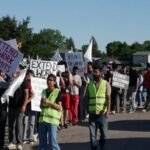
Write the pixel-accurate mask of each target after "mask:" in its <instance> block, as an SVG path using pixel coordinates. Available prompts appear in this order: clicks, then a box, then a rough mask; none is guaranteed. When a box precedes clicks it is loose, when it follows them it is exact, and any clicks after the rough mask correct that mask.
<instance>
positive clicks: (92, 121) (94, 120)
mask: <svg viewBox="0 0 150 150" xmlns="http://www.w3.org/2000/svg"><path fill="white" fill-rule="evenodd" d="M97 129H99V132H100V140H99V145H100V147H104V145H105V142H106V136H107V132H108V122H107V119H106V118H105V116H104V114H102V113H101V114H99V115H96V114H90V115H89V130H90V144H91V149H92V150H96V149H97V147H98V144H97V139H96V136H97Z"/></svg>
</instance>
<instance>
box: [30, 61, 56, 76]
mask: <svg viewBox="0 0 150 150" xmlns="http://www.w3.org/2000/svg"><path fill="white" fill-rule="evenodd" d="M30 69H31V70H33V71H34V75H35V76H36V77H39V78H43V79H46V78H47V76H48V75H49V74H50V73H52V74H54V75H56V72H57V62H55V61H44V60H34V59H31V61H30Z"/></svg>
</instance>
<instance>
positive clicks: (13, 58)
mask: <svg viewBox="0 0 150 150" xmlns="http://www.w3.org/2000/svg"><path fill="white" fill-rule="evenodd" d="M22 58H23V54H22V53H21V52H20V51H18V50H16V49H14V48H13V47H12V46H10V45H9V44H7V43H6V42H5V41H4V40H2V39H0V70H2V71H4V72H5V73H6V74H7V75H9V76H10V77H12V74H13V73H14V72H15V70H16V68H17V66H18V65H19V63H20V61H21V60H22Z"/></svg>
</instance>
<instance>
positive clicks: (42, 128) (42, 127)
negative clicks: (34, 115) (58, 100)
mask: <svg viewBox="0 0 150 150" xmlns="http://www.w3.org/2000/svg"><path fill="white" fill-rule="evenodd" d="M47 135H48V138H49V139H48V140H49V145H50V150H60V147H59V145H58V143H57V125H55V124H50V123H46V122H42V123H39V140H40V150H48V149H49V148H48V147H47Z"/></svg>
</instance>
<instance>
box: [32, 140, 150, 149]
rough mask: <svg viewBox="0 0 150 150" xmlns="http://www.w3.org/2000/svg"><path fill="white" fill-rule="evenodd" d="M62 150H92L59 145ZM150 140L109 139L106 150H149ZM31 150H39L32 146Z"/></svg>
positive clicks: (75, 144) (76, 145)
mask: <svg viewBox="0 0 150 150" xmlns="http://www.w3.org/2000/svg"><path fill="white" fill-rule="evenodd" d="M59 145H60V147H61V150H90V144H89V143H88V142H85V143H59ZM149 148H150V138H123V139H120V138H119V139H108V140H107V144H106V148H105V150H149ZM31 150H39V148H38V146H32V148H31Z"/></svg>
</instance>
